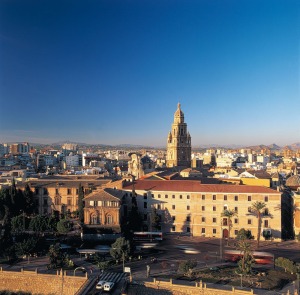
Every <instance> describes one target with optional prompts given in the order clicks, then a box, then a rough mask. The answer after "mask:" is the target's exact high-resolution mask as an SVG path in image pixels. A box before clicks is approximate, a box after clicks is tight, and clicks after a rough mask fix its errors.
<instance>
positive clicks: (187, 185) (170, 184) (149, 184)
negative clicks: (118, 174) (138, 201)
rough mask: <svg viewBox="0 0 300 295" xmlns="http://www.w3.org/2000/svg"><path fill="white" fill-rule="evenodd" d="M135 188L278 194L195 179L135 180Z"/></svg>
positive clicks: (272, 191) (128, 184) (249, 187)
mask: <svg viewBox="0 0 300 295" xmlns="http://www.w3.org/2000/svg"><path fill="white" fill-rule="evenodd" d="M134 187H135V190H150V191H174V192H201V193H229V194H230V193H233V194H234V193H245V194H247V193H250V194H251V193H257V194H279V192H277V191H276V190H272V189H270V188H267V187H263V186H250V185H230V184H201V183H200V182H199V181H196V180H165V181H160V180H137V181H135V185H134ZM123 189H124V190H132V183H129V182H127V183H124V186H123Z"/></svg>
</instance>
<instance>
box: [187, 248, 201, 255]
mask: <svg viewBox="0 0 300 295" xmlns="http://www.w3.org/2000/svg"><path fill="white" fill-rule="evenodd" d="M183 252H184V253H186V254H199V253H200V251H199V250H197V249H195V248H191V247H190V248H185V249H183Z"/></svg>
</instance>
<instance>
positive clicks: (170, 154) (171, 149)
mask: <svg viewBox="0 0 300 295" xmlns="http://www.w3.org/2000/svg"><path fill="white" fill-rule="evenodd" d="M191 152H192V149H191V136H190V133H189V132H188V131H187V124H186V123H184V114H183V112H182V110H181V109H180V103H178V106H177V110H176V112H175V114H174V122H173V124H172V130H171V131H170V132H169V135H168V142H167V167H177V166H180V167H191Z"/></svg>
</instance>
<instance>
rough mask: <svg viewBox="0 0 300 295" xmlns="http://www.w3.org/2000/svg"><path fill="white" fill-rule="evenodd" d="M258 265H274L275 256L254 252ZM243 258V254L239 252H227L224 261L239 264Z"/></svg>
mask: <svg viewBox="0 0 300 295" xmlns="http://www.w3.org/2000/svg"><path fill="white" fill-rule="evenodd" d="M252 255H253V258H254V260H255V263H256V264H274V255H273V254H272V253H268V252H259V251H254V252H252ZM242 257H243V252H242V251H239V250H225V251H224V260H225V261H231V262H237V261H239V260H240V259H241V258H242Z"/></svg>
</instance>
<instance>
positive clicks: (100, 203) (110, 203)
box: [90, 201, 120, 207]
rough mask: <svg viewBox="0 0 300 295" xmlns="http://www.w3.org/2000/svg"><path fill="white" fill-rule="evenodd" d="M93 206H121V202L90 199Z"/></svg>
mask: <svg viewBox="0 0 300 295" xmlns="http://www.w3.org/2000/svg"><path fill="white" fill-rule="evenodd" d="M90 206H93V207H119V206H120V203H119V202H116V201H90Z"/></svg>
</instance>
